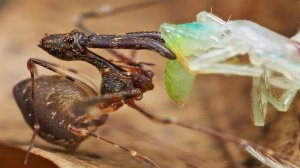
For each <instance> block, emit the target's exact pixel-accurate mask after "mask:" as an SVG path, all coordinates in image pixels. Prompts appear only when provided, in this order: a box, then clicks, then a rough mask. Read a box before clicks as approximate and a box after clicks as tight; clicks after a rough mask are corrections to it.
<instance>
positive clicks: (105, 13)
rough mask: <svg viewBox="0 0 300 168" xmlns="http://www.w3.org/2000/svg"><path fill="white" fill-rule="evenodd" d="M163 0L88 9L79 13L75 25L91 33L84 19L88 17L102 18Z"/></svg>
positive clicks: (163, 0) (162, 0)
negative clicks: (111, 7)
mask: <svg viewBox="0 0 300 168" xmlns="http://www.w3.org/2000/svg"><path fill="white" fill-rule="evenodd" d="M162 2H165V0H159V1H146V2H140V3H134V4H129V5H125V6H122V7H119V8H114V9H109V10H102V11H101V10H97V11H90V12H86V13H83V14H81V15H80V16H79V17H78V19H77V20H76V26H77V27H78V28H79V29H80V30H82V31H84V32H85V33H87V34H91V33H92V31H90V30H89V29H88V28H87V27H86V26H85V25H84V23H83V22H84V20H85V19H89V18H102V17H106V16H111V15H116V14H120V13H123V12H127V11H132V10H135V9H141V8H145V7H150V6H153V5H156V4H159V3H162Z"/></svg>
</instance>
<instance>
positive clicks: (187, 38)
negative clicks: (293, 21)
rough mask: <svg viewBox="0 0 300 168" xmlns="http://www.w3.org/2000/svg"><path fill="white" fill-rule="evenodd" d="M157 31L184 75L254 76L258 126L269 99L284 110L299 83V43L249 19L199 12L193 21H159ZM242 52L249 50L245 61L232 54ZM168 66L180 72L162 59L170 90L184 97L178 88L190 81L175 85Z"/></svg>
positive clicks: (170, 92) (255, 114) (171, 92)
mask: <svg viewBox="0 0 300 168" xmlns="http://www.w3.org/2000/svg"><path fill="white" fill-rule="evenodd" d="M160 32H161V34H162V36H163V38H164V40H165V42H166V45H167V46H168V47H169V48H170V49H171V50H172V51H173V52H174V53H175V54H176V56H177V60H178V62H179V63H180V64H182V65H183V67H184V69H185V71H186V72H187V73H186V75H187V76H188V77H187V78H190V77H191V76H192V75H191V74H197V73H221V74H229V75H241V76H250V77H253V89H252V107H253V119H254V124H255V125H257V126H263V125H264V124H265V117H266V113H267V103H268V102H269V103H271V104H272V105H273V106H274V107H275V108H276V109H278V110H279V111H287V110H288V107H289V106H290V104H291V102H292V100H293V99H294V97H295V95H296V93H297V91H298V89H300V43H299V42H297V41H295V40H291V39H288V38H286V37H284V36H282V35H280V34H277V33H275V32H273V31H271V30H269V29H266V28H264V27H262V26H260V25H258V24H256V23H254V22H251V21H247V20H235V21H228V22H225V21H223V20H222V19H220V18H218V17H217V16H215V15H213V14H211V13H207V12H200V13H199V14H198V15H197V22H192V23H185V24H179V25H175V24H168V23H164V24H162V25H161V27H160ZM241 55H244V56H248V57H249V62H246V63H245V62H243V61H242V59H238V58H237V57H239V56H241ZM233 60H234V61H233ZM169 68H172V72H173V73H172V76H174V77H175V76H177V73H178V74H183V73H181V70H179V69H178V70H176V69H175V68H174V67H172V66H171V65H167V70H166V72H168V73H166V75H165V80H166V87H167V89H168V92H169V95H176V94H178V95H180V96H181V97H188V95H185V94H188V92H182V93H181V92H179V91H180V90H182V89H181V87H189V86H192V85H191V84H185V85H180V83H182V81H180V80H177V79H175V78H172V76H170V75H169V74H170V73H171V72H170V71H171V70H168V69H169ZM177 82H178V84H177ZM188 82H193V80H189V81H187V83H188ZM170 84H172V89H169V88H170V86H169V85H170ZM175 86H176V87H177V88H175ZM274 88H276V89H280V90H282V91H283V93H282V95H281V96H280V97H277V96H276V95H274V94H273V89H274ZM189 89H190V88H189ZM176 92H179V93H176ZM171 97H172V96H171ZM177 97H178V96H177ZM172 98H174V97H172Z"/></svg>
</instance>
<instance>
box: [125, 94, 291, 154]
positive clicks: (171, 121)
mask: <svg viewBox="0 0 300 168" xmlns="http://www.w3.org/2000/svg"><path fill="white" fill-rule="evenodd" d="M125 103H126V104H127V105H128V106H130V107H132V108H133V109H135V110H137V111H138V112H140V113H141V114H143V115H144V116H145V117H147V118H149V119H150V120H152V121H154V122H157V123H161V124H173V125H177V126H179V127H183V128H187V129H191V130H194V131H197V132H200V133H204V134H207V135H210V136H213V137H215V138H219V139H222V140H225V141H229V142H232V143H234V144H237V145H240V146H241V147H243V148H244V149H247V148H253V149H255V150H258V151H260V152H262V153H264V154H266V155H268V156H272V157H280V158H283V159H286V158H288V157H287V156H285V155H283V154H280V153H275V152H274V151H273V150H271V149H268V148H265V147H263V146H260V145H257V144H254V143H252V142H250V141H248V140H246V139H243V138H239V137H235V136H232V135H229V134H226V133H221V132H218V131H215V130H213V129H210V128H208V127H205V126H201V125H190V124H186V123H183V122H180V121H178V120H176V119H172V118H160V117H157V116H155V115H152V114H150V113H148V112H146V111H145V110H144V109H142V108H140V107H139V106H137V105H136V104H135V103H134V101H133V100H126V101H125Z"/></svg>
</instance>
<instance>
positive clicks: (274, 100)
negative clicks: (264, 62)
mask: <svg viewBox="0 0 300 168" xmlns="http://www.w3.org/2000/svg"><path fill="white" fill-rule="evenodd" d="M271 73H272V72H271V70H268V69H266V68H265V70H264V73H263V82H264V87H263V89H264V90H263V94H264V95H265V96H266V98H267V100H268V101H269V102H270V103H271V104H272V105H273V106H274V107H275V108H276V109H277V110H279V111H282V112H285V111H287V110H288V108H289V107H290V105H291V103H292V101H293V99H294V97H295V96H296V94H297V89H296V88H291V89H284V91H283V93H282V95H281V96H280V97H279V98H278V97H276V95H275V94H274V93H273V90H272V88H271V84H270V82H269V79H270V77H271V75H272V74H271ZM286 82H287V81H286Z"/></svg>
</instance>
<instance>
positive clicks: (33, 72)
mask: <svg viewBox="0 0 300 168" xmlns="http://www.w3.org/2000/svg"><path fill="white" fill-rule="evenodd" d="M35 65H40V66H42V67H45V68H47V69H49V70H51V71H53V72H56V73H58V74H60V75H62V76H64V77H65V78H66V79H69V80H70V81H72V82H74V83H77V84H78V85H80V86H82V87H83V88H85V89H86V90H88V91H89V92H88V93H91V94H92V95H95V94H96V91H95V90H93V89H91V88H90V87H88V86H87V85H85V84H84V83H82V82H81V81H79V80H76V79H74V78H72V77H71V76H68V75H66V74H64V73H63V72H61V71H59V70H58V69H56V68H55V65H54V64H52V63H48V62H45V61H42V60H39V59H35V58H30V59H29V60H28V62H27V68H28V70H29V71H30V76H31V99H32V110H33V112H34V116H35V121H34V125H33V129H34V130H33V135H32V138H31V140H30V145H29V147H28V150H27V153H26V156H25V160H24V164H25V165H27V163H28V160H29V154H30V151H31V149H32V147H33V145H34V139H35V137H36V135H37V132H38V130H39V128H40V125H39V121H38V113H37V111H36V110H35V76H36V72H37V70H36V66H35ZM70 71H72V72H73V73H76V71H74V70H70Z"/></svg>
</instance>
